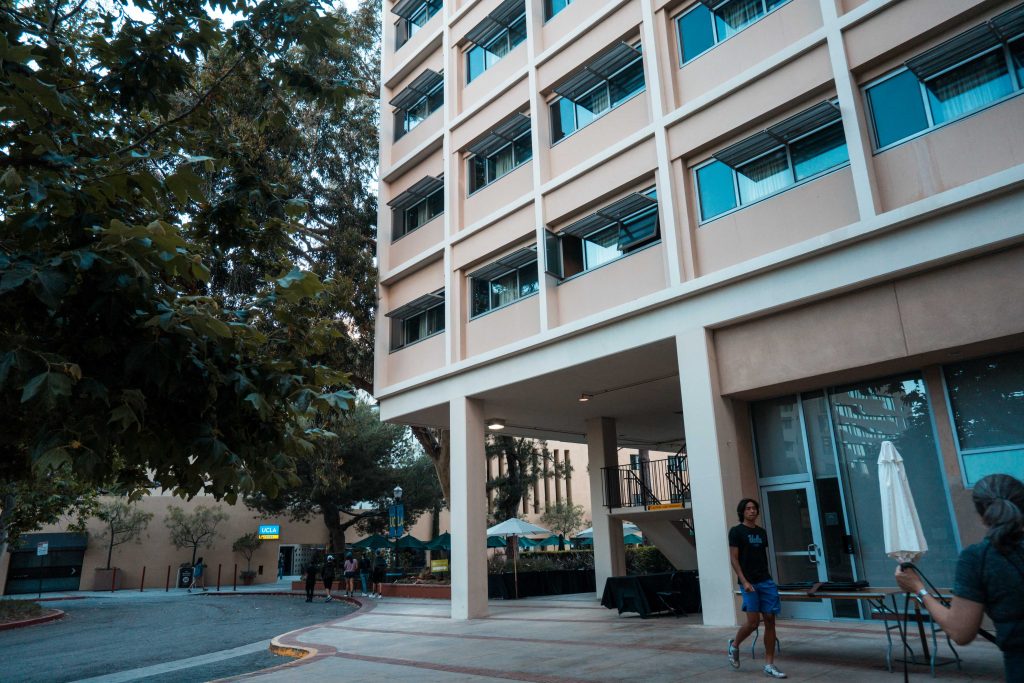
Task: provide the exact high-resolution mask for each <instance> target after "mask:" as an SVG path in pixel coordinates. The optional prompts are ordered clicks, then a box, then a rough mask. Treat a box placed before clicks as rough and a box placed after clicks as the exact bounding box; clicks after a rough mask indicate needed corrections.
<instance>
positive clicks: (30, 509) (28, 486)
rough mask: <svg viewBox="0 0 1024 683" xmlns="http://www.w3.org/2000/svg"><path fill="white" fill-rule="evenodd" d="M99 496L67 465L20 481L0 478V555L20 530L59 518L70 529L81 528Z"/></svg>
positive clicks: (92, 511) (94, 507) (35, 527)
mask: <svg viewBox="0 0 1024 683" xmlns="http://www.w3.org/2000/svg"><path fill="white" fill-rule="evenodd" d="M98 504H99V498H98V494H97V491H96V488H95V487H94V486H93V485H92V484H91V483H83V482H82V481H80V480H78V479H76V478H75V476H74V474H73V473H72V472H71V468H70V467H68V466H67V465H65V466H63V467H61V468H58V469H56V470H49V471H46V472H43V473H39V474H38V475H37V476H33V477H32V478H31V479H27V480H20V481H0V557H2V556H3V553H4V552H6V550H7V546H8V545H16V544H17V543H18V539H19V537H20V536H21V535H22V534H23V533H27V532H29V531H33V530H35V529H38V528H40V527H42V526H44V525H47V524H56V523H57V521H59V520H60V519H61V518H62V517H67V518H69V519H70V523H69V524H68V530H69V531H84V530H85V524H86V520H88V518H89V517H92V516H93V513H94V511H95V509H96V506H97V505H98Z"/></svg>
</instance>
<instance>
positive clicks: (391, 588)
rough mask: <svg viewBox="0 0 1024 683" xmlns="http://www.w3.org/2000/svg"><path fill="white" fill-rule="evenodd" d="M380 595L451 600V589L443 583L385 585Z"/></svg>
mask: <svg viewBox="0 0 1024 683" xmlns="http://www.w3.org/2000/svg"><path fill="white" fill-rule="evenodd" d="M381 593H382V595H383V596H384V597H386V598H432V599H434V600H451V599H452V587H451V586H450V585H448V584H443V583H385V584H383V586H382V587H381Z"/></svg>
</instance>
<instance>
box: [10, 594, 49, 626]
mask: <svg viewBox="0 0 1024 683" xmlns="http://www.w3.org/2000/svg"><path fill="white" fill-rule="evenodd" d="M42 613H43V608H42V607H40V606H39V605H38V604H37V603H34V602H32V601H31V600H0V624H6V623H8V622H11V621H23V620H25V619H32V618H34V617H38V616H41V615H42Z"/></svg>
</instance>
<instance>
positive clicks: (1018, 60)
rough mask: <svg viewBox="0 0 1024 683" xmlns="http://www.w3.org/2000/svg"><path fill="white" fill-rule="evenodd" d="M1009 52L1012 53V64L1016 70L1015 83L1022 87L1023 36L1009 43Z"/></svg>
mask: <svg viewBox="0 0 1024 683" xmlns="http://www.w3.org/2000/svg"><path fill="white" fill-rule="evenodd" d="M1010 54H1012V55H1013V66H1014V68H1015V69H1016V70H1017V83H1018V84H1020V85H1021V87H1024V38H1019V39H1017V40H1015V41H1013V42H1012V43H1010Z"/></svg>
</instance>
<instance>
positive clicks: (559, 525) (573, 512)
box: [540, 503, 588, 550]
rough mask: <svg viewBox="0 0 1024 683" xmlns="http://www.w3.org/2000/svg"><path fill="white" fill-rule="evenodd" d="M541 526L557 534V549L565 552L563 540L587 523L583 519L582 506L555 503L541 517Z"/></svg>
mask: <svg viewBox="0 0 1024 683" xmlns="http://www.w3.org/2000/svg"><path fill="white" fill-rule="evenodd" d="M540 521H541V524H543V525H544V526H546V527H547V528H548V529H551V530H552V531H554V532H555V533H556V534H558V549H559V550H565V538H566V537H567V536H572V535H573V534H575V533H576V532H577V531H579V530H580V529H582V528H583V527H585V526H586V525H587V524H588V522H587V520H586V518H585V517H584V510H583V506H582V505H572V504H569V503H556V504H555V505H554V506H553V507H551V508H550V509H549V510H548V511H547V512H545V513H544V514H543V515H541V518H540Z"/></svg>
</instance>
